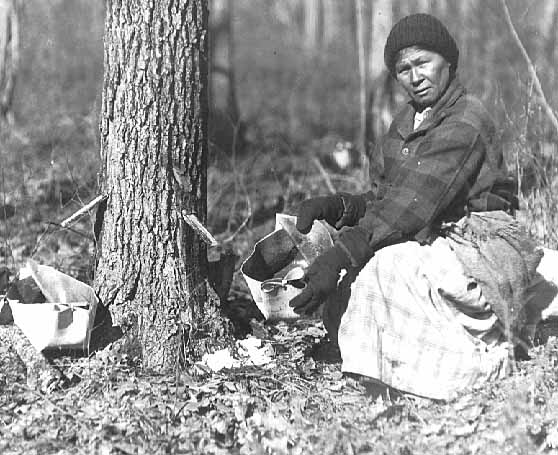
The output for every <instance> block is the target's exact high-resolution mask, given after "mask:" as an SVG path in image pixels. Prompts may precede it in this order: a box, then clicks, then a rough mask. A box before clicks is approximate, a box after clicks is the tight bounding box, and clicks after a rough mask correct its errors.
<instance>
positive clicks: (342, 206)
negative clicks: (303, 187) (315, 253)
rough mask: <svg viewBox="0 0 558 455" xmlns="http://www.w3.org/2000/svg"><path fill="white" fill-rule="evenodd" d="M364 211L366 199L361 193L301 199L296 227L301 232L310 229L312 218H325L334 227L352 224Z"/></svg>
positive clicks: (305, 232)
mask: <svg viewBox="0 0 558 455" xmlns="http://www.w3.org/2000/svg"><path fill="white" fill-rule="evenodd" d="M365 212H366V201H365V199H364V197H363V196H361V195H352V194H348V193H338V194H334V195H333V196H321V197H315V198H311V199H307V200H305V201H302V203H301V204H300V205H299V206H298V210H297V221H296V228H297V229H298V230H299V231H300V232H302V233H303V234H308V233H309V232H310V229H312V223H314V220H325V221H326V222H327V223H328V224H329V225H331V226H333V227H335V228H336V229H341V228H342V227H343V226H354V225H355V224H357V223H358V220H360V219H361V218H362V217H363V216H364V213H365Z"/></svg>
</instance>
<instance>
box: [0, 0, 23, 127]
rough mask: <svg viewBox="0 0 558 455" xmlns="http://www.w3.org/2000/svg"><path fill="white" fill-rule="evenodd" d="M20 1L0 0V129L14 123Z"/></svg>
mask: <svg viewBox="0 0 558 455" xmlns="http://www.w3.org/2000/svg"><path fill="white" fill-rule="evenodd" d="M17 1H18V0H0V127H1V126H2V125H4V124H6V123H7V124H10V123H12V121H13V113H12V110H11V109H12V100H13V96H14V88H15V83H16V75H17V66H18V60H19V17H18V16H19V15H18V4H17Z"/></svg>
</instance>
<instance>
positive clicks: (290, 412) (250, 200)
mask: <svg viewBox="0 0 558 455" xmlns="http://www.w3.org/2000/svg"><path fill="white" fill-rule="evenodd" d="M88 128H90V124H89V123H84V124H83V125H82V124H81V123H75V122H74V123H73V124H65V123H61V124H60V125H58V126H57V127H56V128H54V129H52V131H50V130H49V131H47V130H45V131H41V132H39V133H38V134H37V135H36V137H35V136H33V135H32V134H26V135H24V136H21V135H20V136H17V135H12V136H10V137H8V138H7V139H6V138H5V139H6V141H5V142H4V143H5V144H7V146H8V147H7V148H6V150H7V151H9V153H4V154H2V155H1V156H0V158H1V159H2V160H3V161H2V162H0V168H1V169H2V175H1V177H2V179H1V181H0V184H1V185H3V186H2V188H0V190H2V194H3V200H2V201H0V205H3V207H4V208H5V210H7V209H9V210H12V209H13V210H12V211H13V212H14V213H12V214H11V215H10V216H9V217H8V216H7V212H4V215H3V217H4V218H5V219H0V228H1V229H2V235H3V239H4V241H3V242H2V243H1V244H0V255H1V256H2V257H3V258H4V263H5V265H7V266H8V268H9V269H10V270H11V271H12V272H14V271H17V268H18V267H19V266H21V265H23V262H24V258H26V257H33V258H35V259H36V260H38V261H39V262H41V263H43V264H47V265H52V266H54V267H56V268H57V269H59V270H61V271H64V272H65V273H67V274H69V275H72V276H74V277H77V278H79V279H81V280H83V281H89V280H90V279H91V277H92V258H93V253H94V245H93V242H92V237H91V235H92V221H93V220H94V213H92V214H91V217H87V218H85V219H82V220H81V221H80V222H79V223H78V224H76V225H74V226H73V227H72V228H71V229H61V228H60V225H59V223H60V221H61V220H62V219H64V218H65V217H66V216H68V215H69V214H71V213H73V212H74V211H75V210H76V209H77V208H79V207H80V206H81V205H82V204H83V202H87V201H88V200H89V199H92V198H93V197H94V196H95V195H96V194H95V189H94V186H95V183H94V182H95V173H96V169H97V167H96V163H95V160H94V159H93V158H91V156H88V155H87V154H88V153H93V152H92V149H93V148H94V146H93V145H92V140H91V138H90V139H89V140H88V142H87V143H86V144H85V145H86V146H85V147H75V148H74V146H75V145H76V141H78V140H80V139H79V138H81V137H82V136H83V132H80V131H77V130H79V129H85V130H87V129H88ZM76 131H77V132H76ZM45 138H46V139H45ZM76 138H77V139H76ZM329 141H330V142H328V143H327V144H326V143H324V142H321V143H320V144H317V145H316V146H315V148H316V149H319V150H322V149H325V148H328V147H329V148H330V149H331V148H332V147H334V146H335V139H330V140H329ZM78 145H79V144H78ZM70 150H71V151H72V153H71V154H70V153H68V151H70ZM75 150H83V152H82V155H80V154H79V153H75ZM303 152H304V153H302V154H297V153H294V152H293V151H292V150H290V149H289V148H288V147H287V148H283V149H281V150H272V151H269V152H268V153H266V154H263V153H261V154H258V155H252V156H249V157H247V158H245V159H244V160H243V161H242V162H241V160H240V159H238V160H237V165H236V166H238V169H242V172H239V171H237V168H236V167H235V166H234V163H233V164H231V167H230V168H226V166H223V165H222V164H221V165H216V166H215V167H212V169H211V170H210V175H209V190H210V194H209V201H208V205H209V216H208V223H209V224H208V225H209V227H210V229H211V230H212V231H213V232H217V233H220V234H219V235H218V237H219V239H220V240H223V241H227V242H228V243H230V244H231V245H232V246H233V249H234V251H235V253H237V254H238V256H239V259H238V261H237V266H236V273H235V278H234V282H233V286H232V289H231V293H230V296H229V300H228V304H229V305H231V306H232V307H234V308H236V309H238V312H239V313H242V312H243V313H242V315H241V317H244V319H245V321H244V322H245V327H244V330H243V333H242V335H241V337H242V338H243V337H249V338H251V339H252V341H254V340H255V341H257V342H258V343H261V349H264V350H265V353H266V359H267V360H266V361H265V362H262V363H261V364H260V365H259V366H254V365H252V366H248V365H246V364H244V365H243V366H239V367H236V368H229V369H223V370H220V371H218V372H212V371H210V370H208V369H207V368H206V367H204V366H203V365H202V364H199V363H198V364H196V365H194V366H192V368H190V369H188V370H177V371H176V372H174V373H173V374H169V375H161V374H157V373H153V372H150V371H146V370H145V369H143V368H142V366H141V362H140V360H139V359H138V358H137V357H136V356H135V353H134V352H133V351H130V350H128V349H126V348H125V347H124V346H125V345H123V344H118V343H116V344H109V345H108V346H107V347H105V348H104V349H100V350H97V351H94V352H91V353H90V355H88V356H86V355H81V356H70V355H57V356H56V357H55V358H54V359H53V362H55V364H56V365H58V367H59V368H61V369H62V370H63V371H64V372H65V375H66V377H67V378H68V379H69V381H68V382H67V383H65V384H61V383H56V382H53V383H50V384H48V383H45V384H44V387H42V388H39V389H32V388H29V387H28V386H27V385H26V377H25V375H26V372H25V368H24V366H23V365H22V364H21V362H20V361H19V360H18V358H17V356H16V354H15V353H14V352H13V351H12V350H10V347H9V346H0V453H2V454H6V455H8V454H38V455H39V454H40V455H43V454H103V455H105V454H106V455H109V454H159V453H166V454H178V453H192V454H225V453H231V454H314V453H315V454H390V455H391V454H399V455H411V454H432V453H440V454H480V453H482V454H483V455H492V454H494V455H501V454H508V453H509V454H514V455H515V454H533V453H558V388H557V382H558V376H557V374H556V371H557V367H558V339H557V338H554V337H553V336H550V337H549V338H548V339H547V340H545V341H546V342H545V343H544V344H541V345H539V346H536V347H534V348H532V349H531V351H530V352H529V354H530V358H529V359H528V360H522V361H519V362H518V363H517V367H516V368H515V370H514V371H513V373H512V374H511V375H510V376H509V377H507V378H506V379H504V380H501V381H498V382H494V383H490V384H487V385H485V386H484V387H482V388H480V389H477V390H471V391H465V392H464V393H463V395H462V396H460V397H459V398H458V399H456V400H453V401H451V402H437V401H432V400H427V399H423V398H418V397H414V396H410V395H401V394H396V393H394V391H389V390H384V389H382V388H380V387H378V386H377V385H373V384H371V383H363V382H361V381H358V380H355V379H354V378H351V377H345V376H343V375H342V373H341V370H340V367H341V364H340V359H339V355H338V352H336V350H335V349H334V348H333V347H332V346H331V345H330V343H329V342H328V339H327V335H326V332H325V330H324V329H323V325H322V324H321V322H319V321H318V320H315V319H308V320H300V321H298V322H291V323H286V322H281V323H276V324H270V323H264V322H262V321H261V320H258V318H253V316H254V315H256V314H257V312H254V311H253V304H252V303H251V302H250V300H249V293H248V291H247V288H246V284H245V283H244V282H243V281H242V279H241V278H240V274H239V273H238V268H239V265H240V263H241V261H242V260H243V259H244V258H245V257H246V256H247V254H249V252H250V251H251V248H252V247H253V245H254V243H255V242H256V241H257V240H259V239H260V238H261V237H263V235H265V234H266V233H268V232H270V231H271V230H272V228H273V219H272V218H273V211H274V210H276V209H277V210H283V209H284V208H286V209H288V208H289V207H290V206H292V205H293V204H295V203H296V202H297V201H298V200H300V199H301V198H303V197H307V196H308V195H311V194H320V193H322V194H323V193H325V192H327V191H328V188H331V186H332V185H333V186H335V189H337V190H351V189H356V186H357V184H356V183H355V182H356V181H358V179H357V177H356V176H355V174H351V173H344V174H342V173H341V174H340V173H335V172H334V171H331V170H327V173H329V175H328V174H327V173H325V174H324V169H320V167H319V166H317V165H316V166H314V164H311V165H308V156H314V155H313V150H303ZM37 157H39V158H40V160H39V161H37ZM32 160H35V161H32ZM233 161H234V160H231V161H230V162H231V163H232V162H233ZM31 162H33V163H37V162H42V163H43V164H44V167H43V168H40V167H39V166H37V165H36V164H35V165H34V167H31V165H30V164H29V163H31ZM82 163H88V166H84V165H83V164H82ZM357 172H358V170H357ZM22 176H23V177H22ZM279 199H281V200H279ZM266 210H268V211H269V213H271V216H270V215H269V213H268V214H267V215H266V216H263V215H262V220H263V223H260V222H258V223H257V222H256V221H257V220H256V218H257V217H256V213H260V214H261V213H263V212H265V211H266ZM543 212H544V213H547V212H546V211H544V210H543ZM223 214H226V217H225V216H224V215H223ZM249 218H250V220H249ZM550 221H552V220H550ZM548 246H553V247H555V245H548ZM235 305H236V306H235ZM542 338H546V336H543V337H542ZM258 340H259V341H258ZM237 355H240V354H238V353H237Z"/></svg>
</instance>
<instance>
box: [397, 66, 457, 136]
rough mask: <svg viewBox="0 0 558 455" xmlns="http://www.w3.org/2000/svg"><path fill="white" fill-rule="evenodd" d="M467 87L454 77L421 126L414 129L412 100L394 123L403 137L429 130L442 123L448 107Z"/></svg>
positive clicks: (413, 105) (414, 107) (414, 108)
mask: <svg viewBox="0 0 558 455" xmlns="http://www.w3.org/2000/svg"><path fill="white" fill-rule="evenodd" d="M465 92H466V91H465V88H464V87H463V85H461V82H459V79H458V78H457V76H456V77H454V78H453V79H452V81H451V82H450V84H449V86H448V88H447V89H446V91H445V93H444V94H443V95H442V97H441V98H440V99H439V100H438V102H437V103H436V104H435V105H434V106H432V111H431V112H430V115H429V116H428V117H427V118H426V119H425V120H424V121H423V122H422V123H421V124H420V126H419V127H418V128H417V129H416V130H414V129H413V125H414V117H415V112H416V111H417V110H416V106H415V104H414V103H413V102H412V101H409V102H408V103H407V106H405V107H404V108H403V110H402V111H401V112H400V113H399V115H397V117H396V118H395V119H394V124H395V126H396V128H397V131H398V132H399V134H400V135H401V137H403V138H407V137H409V136H410V135H411V134H413V133H419V132H421V131H424V130H427V129H429V128H431V127H432V126H434V125H437V124H438V123H440V122H441V121H442V120H443V119H444V118H445V116H446V109H448V108H449V107H451V106H453V105H454V104H455V102H456V101H457V100H458V99H459V98H460V97H461V96H462V95H464V94H465Z"/></svg>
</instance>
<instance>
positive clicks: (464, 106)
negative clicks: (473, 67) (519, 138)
mask: <svg viewBox="0 0 558 455" xmlns="http://www.w3.org/2000/svg"><path fill="white" fill-rule="evenodd" d="M448 114H449V117H450V118H452V119H453V120H454V121H456V122H459V123H465V124H467V125H470V126H472V127H473V128H474V129H476V130H479V132H483V133H487V132H493V131H494V129H495V125H494V120H493V119H492V116H491V115H490V112H488V109H486V107H485V105H484V104H483V103H482V101H481V100H480V99H478V98H477V97H476V96H474V95H472V94H470V93H466V92H465V93H464V94H463V95H462V96H461V97H460V98H459V99H458V100H457V102H456V103H455V104H454V105H453V106H452V108H451V109H450V110H449V111H448Z"/></svg>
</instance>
